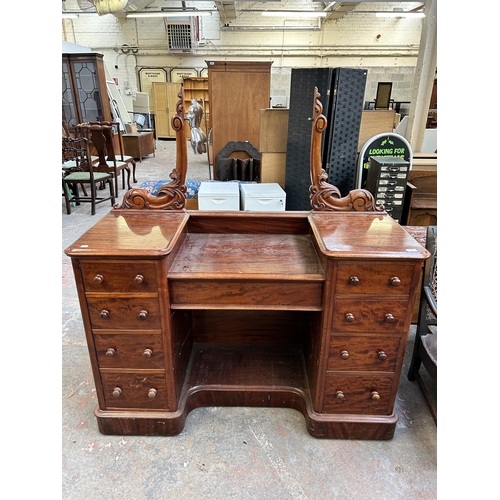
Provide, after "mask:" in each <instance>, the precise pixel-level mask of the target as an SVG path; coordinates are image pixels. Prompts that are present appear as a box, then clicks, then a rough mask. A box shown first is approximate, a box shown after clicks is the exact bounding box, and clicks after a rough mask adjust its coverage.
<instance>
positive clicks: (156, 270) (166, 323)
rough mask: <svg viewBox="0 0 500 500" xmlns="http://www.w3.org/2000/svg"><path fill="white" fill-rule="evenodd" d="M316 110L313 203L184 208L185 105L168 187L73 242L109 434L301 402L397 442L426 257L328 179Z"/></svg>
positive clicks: (308, 417) (367, 204)
mask: <svg viewBox="0 0 500 500" xmlns="http://www.w3.org/2000/svg"><path fill="white" fill-rule="evenodd" d="M180 98H181V99H180V101H179V102H183V96H182V95H180ZM315 106H316V108H315V121H314V125H313V136H312V146H311V151H312V154H311V158H312V162H311V178H312V186H311V206H312V207H313V210H312V211H310V212H293V211H289V212H208V211H207V212H205V211H186V210H184V209H183V207H184V202H185V194H184V193H185V185H184V180H185V173H186V172H185V170H186V161H185V159H186V152H185V144H186V141H185V137H184V135H183V133H182V127H183V123H184V120H183V116H182V113H181V115H180V117H179V119H178V120H177V123H176V122H175V120H173V126H174V129H175V128H176V127H177V129H176V130H178V131H179V133H180V134H181V135H180V138H181V140H180V141H179V135H178V136H177V139H178V147H179V148H180V149H179V150H178V151H179V152H180V155H178V164H177V168H176V170H174V171H173V172H172V174H171V178H172V182H170V183H168V184H166V185H165V186H164V187H163V188H162V189H160V191H159V195H158V196H152V195H150V194H149V193H147V192H146V191H144V190H141V189H137V188H135V189H132V190H130V191H129V192H128V193H127V194H126V196H124V201H123V202H122V205H121V207H118V208H119V209H116V210H113V211H111V212H110V213H109V214H108V215H107V216H105V217H104V218H103V219H101V220H100V221H99V222H98V223H97V224H95V225H94V226H93V227H92V228H90V229H89V230H88V231H87V232H86V233H85V234H83V235H82V236H81V237H80V238H78V240H77V241H76V242H75V243H74V244H72V245H71V246H70V247H69V248H67V249H66V254H67V255H68V256H70V257H71V259H72V264H73V270H74V274H75V280H76V284H77V289H78V296H79V300H80V304H81V311H82V318H83V324H84V327H85V334H86V339H87V344H88V348H89V355H90V359H91V363H92V370H93V376H94V380H95V385H96V392H97V399H98V406H97V408H96V410H95V415H96V417H97V421H98V425H99V430H100V431H101V432H102V433H103V434H118V435H174V434H178V433H179V432H181V431H182V429H183V428H184V423H185V419H186V417H187V415H188V414H189V412H190V411H191V410H193V409H194V408H197V407H200V406H210V405H215V406H261V407H288V408H294V409H296V410H298V411H300V412H302V414H303V415H304V417H305V422H306V428H307V430H308V432H309V433H310V434H311V435H312V436H314V437H317V438H343V439H391V438H392V437H393V435H394V431H395V428H396V423H397V420H398V415H397V413H396V412H395V408H394V406H395V405H394V404H395V398H396V393H397V390H398V383H399V378H400V374H401V368H402V362H403V357H404V352H405V345H406V340H407V335H408V331H409V328H410V322H411V316H412V310H413V304H414V300H415V293H416V289H417V284H418V280H419V276H420V272H421V269H422V263H423V262H424V260H425V259H426V258H427V257H428V255H429V254H428V252H427V250H425V248H423V247H422V246H421V245H420V244H419V243H418V242H417V241H416V240H415V239H414V238H412V237H411V236H410V235H409V234H408V233H407V232H406V231H405V230H404V229H403V228H402V227H401V226H400V225H399V224H398V223H397V222H395V221H394V219H392V218H391V217H390V216H389V215H388V214H387V213H386V212H384V211H379V209H378V208H376V207H375V203H374V200H373V197H372V196H371V194H370V193H368V192H367V191H364V190H354V191H352V192H351V193H350V194H349V196H348V197H345V198H340V195H339V194H338V190H337V189H336V188H335V187H334V186H332V185H330V184H327V183H326V182H324V179H325V175H326V174H325V173H324V171H322V170H321V167H320V165H321V164H320V161H319V156H320V139H321V131H322V130H324V127H325V126H326V121H325V119H324V117H323V115H321V114H320V111H321V105H320V103H317V104H316V102H315ZM181 111H182V109H181ZM314 127H316V129H315V128H314ZM179 157H180V160H179ZM179 207H180V208H179Z"/></svg>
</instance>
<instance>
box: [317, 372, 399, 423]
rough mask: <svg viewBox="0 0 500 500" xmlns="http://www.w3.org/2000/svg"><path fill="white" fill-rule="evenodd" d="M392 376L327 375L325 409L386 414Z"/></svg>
mask: <svg viewBox="0 0 500 500" xmlns="http://www.w3.org/2000/svg"><path fill="white" fill-rule="evenodd" d="M391 388H392V377H390V376H387V377H370V376H366V377H364V376H348V377H346V376H337V375H328V376H327V377H326V385H325V398H324V402H323V411H324V412H326V413H357V414H364V415H386V414H387V413H388V411H389V406H390V405H389V403H390V395H391Z"/></svg>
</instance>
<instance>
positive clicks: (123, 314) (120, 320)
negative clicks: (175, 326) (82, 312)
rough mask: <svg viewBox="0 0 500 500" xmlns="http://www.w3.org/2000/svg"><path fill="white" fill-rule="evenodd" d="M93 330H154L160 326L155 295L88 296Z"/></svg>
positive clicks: (158, 309)
mask: <svg viewBox="0 0 500 500" xmlns="http://www.w3.org/2000/svg"><path fill="white" fill-rule="evenodd" d="M87 304H88V309H89V314H90V321H91V323H92V328H93V329H94V330H96V329H97V330H117V329H128V330H155V329H159V328H160V326H161V321H160V308H159V304H158V298H156V297H141V296H137V297H102V298H101V297H96V296H94V297H88V296H87Z"/></svg>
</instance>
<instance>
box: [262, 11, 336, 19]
mask: <svg viewBox="0 0 500 500" xmlns="http://www.w3.org/2000/svg"><path fill="white" fill-rule="evenodd" d="M327 14H328V12H324V11H323V10H309V11H304V10H264V11H263V12H262V15H263V16H273V17H298V18H304V17H326V16H327Z"/></svg>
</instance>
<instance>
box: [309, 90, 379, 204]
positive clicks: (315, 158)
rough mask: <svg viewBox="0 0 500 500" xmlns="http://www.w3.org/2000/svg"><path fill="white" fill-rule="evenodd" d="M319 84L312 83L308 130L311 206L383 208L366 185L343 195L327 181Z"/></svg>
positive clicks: (324, 127) (323, 124) (324, 122)
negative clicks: (309, 125)
mask: <svg viewBox="0 0 500 500" xmlns="http://www.w3.org/2000/svg"><path fill="white" fill-rule="evenodd" d="M320 97H321V96H320V94H319V92H318V88H317V87H314V110H313V125H312V132H311V154H310V161H309V163H310V169H311V187H310V188H309V193H310V198H311V207H312V209H313V210H314V211H318V212H319V211H324V212H327V211H344V212H346V211H350V210H354V211H356V212H369V211H370V212H382V211H383V210H384V207H382V206H381V207H377V205H376V204H375V200H374V198H373V195H372V194H371V193H370V192H369V191H367V190H366V189H353V190H352V191H350V192H349V194H348V195H347V196H344V197H343V198H342V197H341V195H340V191H339V189H338V188H337V187H335V186H334V185H332V184H329V183H328V182H326V180H327V179H328V174H327V173H326V172H325V170H324V169H322V168H321V136H322V134H323V132H324V131H325V129H326V125H327V120H326V117H325V116H324V115H323V114H322V111H323V105H322V104H321V102H320V101H319V98H320Z"/></svg>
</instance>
